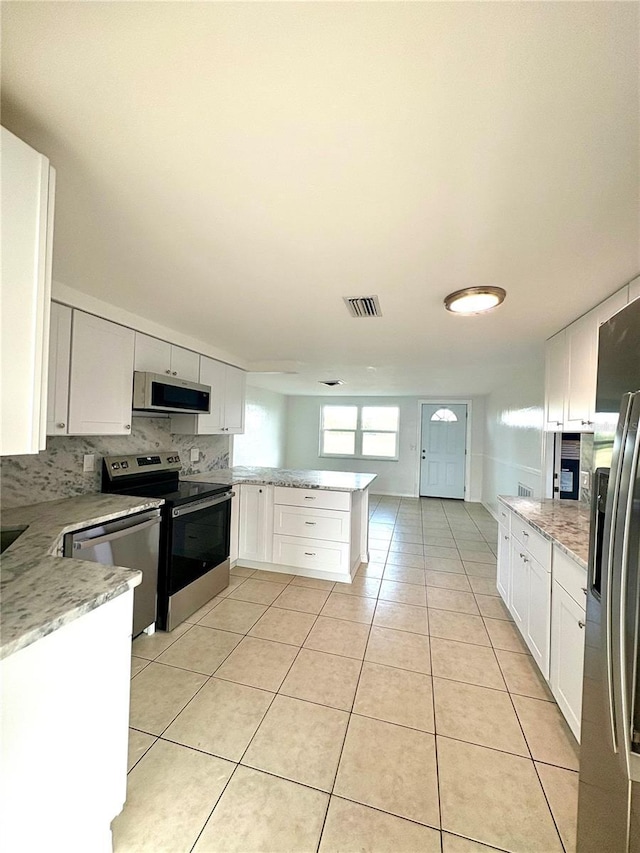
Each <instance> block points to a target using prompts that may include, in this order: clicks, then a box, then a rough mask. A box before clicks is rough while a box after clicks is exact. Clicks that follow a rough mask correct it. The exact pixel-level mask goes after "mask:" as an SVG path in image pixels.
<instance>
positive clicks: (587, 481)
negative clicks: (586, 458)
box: [580, 471, 591, 489]
mask: <svg viewBox="0 0 640 853" xmlns="http://www.w3.org/2000/svg"><path fill="white" fill-rule="evenodd" d="M580 485H581V486H582V488H583V489H589V488H591V474H590V472H589V471H583V472H582V473H581V474H580Z"/></svg>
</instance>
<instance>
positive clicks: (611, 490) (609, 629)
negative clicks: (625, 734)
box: [602, 394, 631, 753]
mask: <svg viewBox="0 0 640 853" xmlns="http://www.w3.org/2000/svg"><path fill="white" fill-rule="evenodd" d="M630 409H631V394H625V395H624V397H623V398H622V402H621V405H620V416H619V418H618V425H617V427H616V434H615V439H614V443H613V455H612V457H611V470H610V473H609V487H608V490H607V505H606V511H605V533H604V537H603V546H602V562H603V565H602V573H603V581H604V582H603V584H602V613H603V617H604V622H605V625H604V641H605V661H606V673H607V685H606V687H607V700H608V701H607V704H608V715H607V716H608V718H609V724H610V726H611V740H612V744H613V751H614V752H616V753H620V751H621V744H620V737H619V731H618V728H619V726H618V722H619V720H620V719H621V718H620V711H621V707H620V701H619V697H620V692H621V688H620V680H621V676H620V669H621V659H620V646H619V636H620V630H619V619H620V583H619V581H620V577H619V574H618V575H617V576H616V569H618V566H617V565H616V562H615V559H614V557H615V556H616V555H615V554H614V551H615V541H616V530H617V528H618V511H619V508H620V481H621V477H622V462H623V456H624V449H625V444H626V438H627V427H628V423H629V415H630ZM616 617H617V619H618V623H617V624H616Z"/></svg>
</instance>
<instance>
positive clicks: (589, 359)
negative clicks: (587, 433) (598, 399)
mask: <svg viewBox="0 0 640 853" xmlns="http://www.w3.org/2000/svg"><path fill="white" fill-rule="evenodd" d="M597 334H598V330H597V326H596V321H595V314H594V312H592V311H590V312H589V313H588V314H586V315H585V316H584V317H581V318H580V319H579V320H576V322H575V323H572V324H571V325H570V326H568V327H567V329H566V341H567V406H566V420H565V429H570V430H573V431H576V432H579V431H582V430H585V429H591V428H592V427H593V422H592V420H591V417H592V415H591V413H592V412H593V407H594V404H595V395H596V369H597V365H596V338H597Z"/></svg>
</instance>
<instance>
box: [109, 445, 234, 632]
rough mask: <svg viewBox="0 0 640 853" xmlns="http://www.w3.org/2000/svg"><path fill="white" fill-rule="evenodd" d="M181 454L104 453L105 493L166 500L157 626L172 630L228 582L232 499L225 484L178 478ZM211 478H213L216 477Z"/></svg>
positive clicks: (162, 533)
mask: <svg viewBox="0 0 640 853" xmlns="http://www.w3.org/2000/svg"><path fill="white" fill-rule="evenodd" d="M181 467H182V465H181V462H180V456H179V454H178V453H175V452H172V451H169V452H168V453H152V454H148V455H147V454H139V455H138V454H137V455H132V456H105V457H104V459H103V463H102V491H103V492H111V493H117V494H122V495H135V496H138V497H154V498H163V499H164V501H165V503H164V506H163V507H162V525H161V533H160V563H159V568H158V614H157V626H158V628H160V629H162V630H163V631H171V630H173V628H175V627H176V626H177V625H179V624H180V623H181V622H184V620H185V619H187V618H188V617H189V616H190V615H191V614H192V613H194V612H195V611H196V610H198V608H199V607H201V606H202V605H203V604H206V602H207V601H209V600H210V599H211V598H213V596H214V595H217V594H218V593H219V592H220V591H221V590H223V589H224V588H225V587H226V586H228V584H229V541H230V531H231V498H232V497H233V495H234V493H233V492H232V491H231V489H230V487H229V486H228V485H224V484H222V483H214V482H212V483H188V482H185V481H182V480H180V478H179V471H180V469H181ZM212 479H213V477H212Z"/></svg>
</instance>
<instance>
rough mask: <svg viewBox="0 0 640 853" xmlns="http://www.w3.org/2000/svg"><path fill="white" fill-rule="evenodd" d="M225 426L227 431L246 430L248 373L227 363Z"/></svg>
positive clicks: (237, 431)
mask: <svg viewBox="0 0 640 853" xmlns="http://www.w3.org/2000/svg"><path fill="white" fill-rule="evenodd" d="M226 368H227V369H226V381H225V397H224V427H225V432H232V433H242V432H244V401H245V390H246V373H245V372H244V370H240V369H239V368H238V367H231V365H226Z"/></svg>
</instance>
